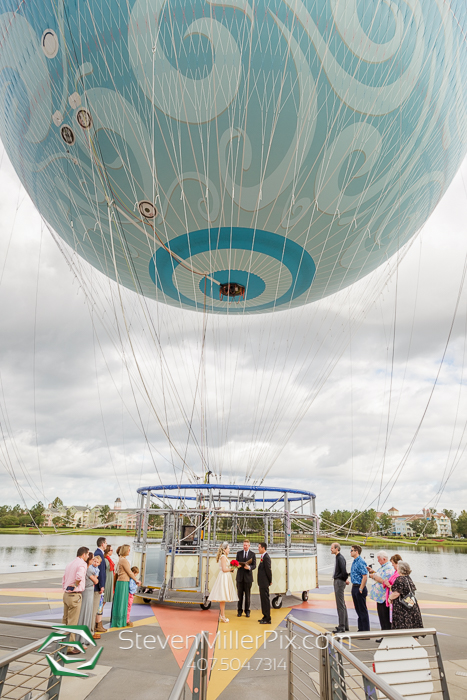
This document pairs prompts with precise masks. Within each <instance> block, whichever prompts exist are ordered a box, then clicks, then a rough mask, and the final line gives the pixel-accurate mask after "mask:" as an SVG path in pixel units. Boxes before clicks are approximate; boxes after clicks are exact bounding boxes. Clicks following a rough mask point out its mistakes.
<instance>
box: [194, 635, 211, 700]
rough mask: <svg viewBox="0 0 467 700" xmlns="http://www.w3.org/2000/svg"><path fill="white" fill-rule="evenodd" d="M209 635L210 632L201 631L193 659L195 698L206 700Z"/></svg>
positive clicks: (196, 699)
mask: <svg viewBox="0 0 467 700" xmlns="http://www.w3.org/2000/svg"><path fill="white" fill-rule="evenodd" d="M208 636H209V632H201V638H200V640H199V644H198V648H197V650H196V654H195V658H194V660H193V695H192V698H193V700H206V697H207V694H208V663H209V658H208Z"/></svg>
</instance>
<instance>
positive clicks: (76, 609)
mask: <svg viewBox="0 0 467 700" xmlns="http://www.w3.org/2000/svg"><path fill="white" fill-rule="evenodd" d="M80 610H81V593H67V592H66V591H65V592H64V593H63V624H64V625H72V626H73V627H74V626H75V625H77V624H78V620H79V613H80ZM74 641H75V635H74V634H70V642H74Z"/></svg>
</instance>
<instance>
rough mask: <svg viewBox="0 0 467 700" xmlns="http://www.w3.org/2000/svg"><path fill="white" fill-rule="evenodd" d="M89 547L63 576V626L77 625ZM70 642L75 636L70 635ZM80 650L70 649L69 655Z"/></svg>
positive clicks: (78, 554)
mask: <svg viewBox="0 0 467 700" xmlns="http://www.w3.org/2000/svg"><path fill="white" fill-rule="evenodd" d="M88 554H89V549H88V547H80V548H79V549H78V551H77V553H76V559H73V561H72V562H70V563H69V564H68V566H67V567H66V569H65V573H64V574H63V580H62V588H63V624H64V625H77V624H78V620H79V613H80V610H81V597H82V596H81V592H82V591H84V584H85V580H86V571H87V559H88ZM70 641H71V642H74V641H75V635H74V634H70ZM79 653H80V652H79V650H78V649H70V650H69V651H68V654H70V655H72V654H79Z"/></svg>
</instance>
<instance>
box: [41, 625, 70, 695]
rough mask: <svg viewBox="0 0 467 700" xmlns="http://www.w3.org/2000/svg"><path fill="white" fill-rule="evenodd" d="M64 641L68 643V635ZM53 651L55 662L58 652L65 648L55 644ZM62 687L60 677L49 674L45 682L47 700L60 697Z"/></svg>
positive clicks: (58, 643)
mask: <svg viewBox="0 0 467 700" xmlns="http://www.w3.org/2000/svg"><path fill="white" fill-rule="evenodd" d="M65 641H67V642H69V641H70V635H69V634H68V635H67V636H66V639H65ZM54 646H55V649H54V652H53V658H54V659H55V661H59V660H60V659H59V656H58V652H59V651H60V650H61V649H63V650H65V649H66V647H64V646H63V645H62V644H61V643H60V642H56V643H55V645H54ZM61 687H62V676H54V674H53V673H51V674H50V676H49V680H48V681H47V694H46V697H47V700H58V698H59V696H60V690H61Z"/></svg>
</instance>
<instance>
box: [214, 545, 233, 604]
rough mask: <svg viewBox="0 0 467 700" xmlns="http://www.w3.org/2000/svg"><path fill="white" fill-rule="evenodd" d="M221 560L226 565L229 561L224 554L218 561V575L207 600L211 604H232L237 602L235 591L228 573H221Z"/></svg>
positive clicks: (230, 575)
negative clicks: (223, 560)
mask: <svg viewBox="0 0 467 700" xmlns="http://www.w3.org/2000/svg"><path fill="white" fill-rule="evenodd" d="M223 558H224V559H225V560H226V562H227V564H228V563H229V560H228V559H227V557H226V556H225V554H223V555H222V556H221V558H220V559H219V573H218V575H217V578H216V580H215V581H214V586H213V587H212V591H211V593H210V594H209V600H210V601H211V602H213V603H220V602H222V601H225V602H226V603H233V602H234V601H236V600H238V596H237V591H236V590H235V586H234V582H233V581H232V574H231V573H230V571H222V559H223Z"/></svg>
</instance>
